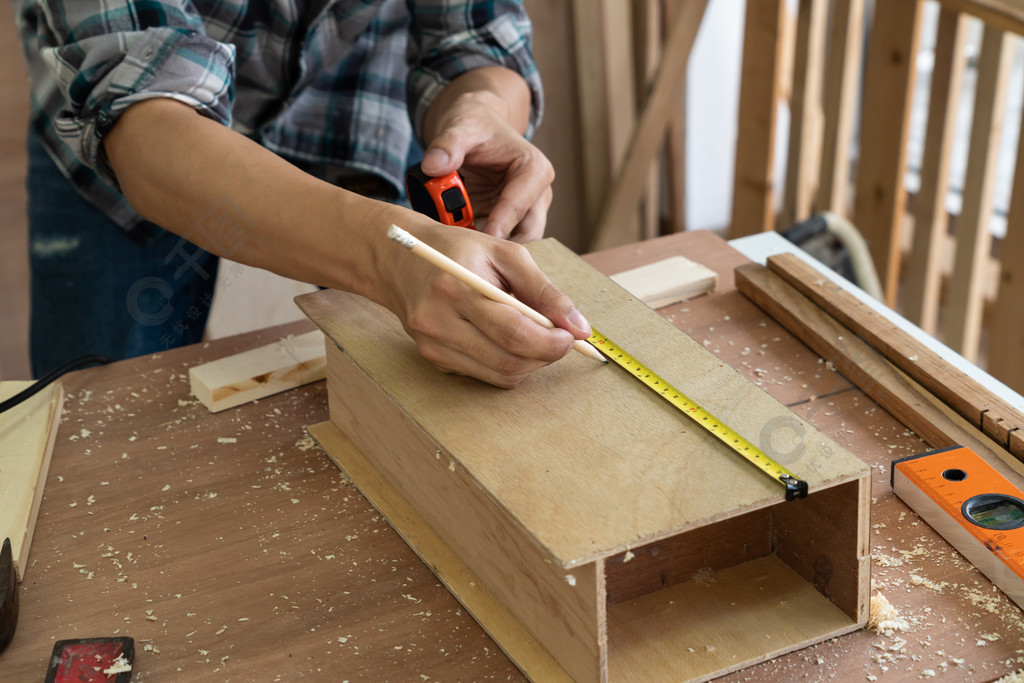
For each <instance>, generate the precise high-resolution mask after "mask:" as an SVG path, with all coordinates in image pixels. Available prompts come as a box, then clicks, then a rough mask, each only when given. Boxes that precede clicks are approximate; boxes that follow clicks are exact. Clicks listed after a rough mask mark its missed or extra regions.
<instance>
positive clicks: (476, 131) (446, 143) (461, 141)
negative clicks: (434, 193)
mask: <svg viewBox="0 0 1024 683" xmlns="http://www.w3.org/2000/svg"><path fill="white" fill-rule="evenodd" d="M483 140H484V137H483V133H482V131H481V130H480V127H479V126H472V125H462V126H448V127H446V128H444V129H442V130H441V131H440V132H438V134H437V135H436V136H434V139H433V140H431V141H430V145H428V146H427V149H426V151H425V152H424V153H423V160H422V161H421V162H420V167H421V168H422V169H423V172H424V173H426V174H427V175H429V176H433V177H435V178H436V177H437V176H442V175H448V174H449V173H454V172H455V171H457V170H459V169H460V168H462V165H463V164H464V163H465V160H466V152H467V150H470V149H473V148H474V147H475V146H476V145H478V144H480V143H482V142H483Z"/></svg>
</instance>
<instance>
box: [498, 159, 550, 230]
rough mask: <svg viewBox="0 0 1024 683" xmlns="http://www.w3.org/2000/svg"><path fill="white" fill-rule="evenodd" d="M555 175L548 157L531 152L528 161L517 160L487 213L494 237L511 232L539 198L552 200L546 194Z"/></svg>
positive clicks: (539, 200)
mask: <svg viewBox="0 0 1024 683" xmlns="http://www.w3.org/2000/svg"><path fill="white" fill-rule="evenodd" d="M554 178H555V171H554V168H553V167H552V166H551V162H549V161H548V160H547V158H546V157H543V156H541V158H539V159H537V158H536V155H531V158H530V159H528V160H526V162H525V163H522V164H517V167H516V168H514V169H512V170H510V171H509V173H508V175H507V179H506V183H505V187H503V188H502V190H501V194H500V195H499V197H498V201H497V203H496V204H495V205H494V208H493V209H491V212H490V214H489V215H488V217H487V228H486V232H487V233H488V234H490V235H494V236H495V237H505V236H508V235H509V234H511V233H512V231H513V230H514V229H515V227H516V226H517V225H519V224H520V223H521V222H522V221H523V219H524V218H525V217H526V214H527V213H528V212H529V211H530V210H531V209H532V208H534V207H535V206H536V205H537V204H538V203H539V202H543V201H545V200H546V201H547V202H548V204H549V203H550V199H546V198H547V195H548V193H549V192H550V191H551V183H552V182H553V181H554ZM546 210H547V206H546V205H545V211H546Z"/></svg>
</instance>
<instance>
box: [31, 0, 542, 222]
mask: <svg viewBox="0 0 1024 683" xmlns="http://www.w3.org/2000/svg"><path fill="white" fill-rule="evenodd" d="M14 1H15V9H16V12H17V15H18V26H19V31H20V34H21V38H22V42H23V45H24V48H25V54H26V59H27V62H28V67H29V76H30V80H31V96H32V97H31V99H32V113H31V120H30V125H31V127H32V128H33V129H34V130H35V131H36V132H37V133H38V134H39V135H40V136H41V138H42V141H43V143H44V145H45V146H46V148H47V149H48V151H49V152H50V155H51V156H52V157H53V158H54V160H55V161H56V163H57V165H58V166H59V167H60V168H61V169H62V171H63V172H64V173H65V174H66V175H67V177H68V179H69V180H70V181H71V183H72V184H73V185H74V186H75V187H76V188H77V189H78V191H79V192H80V193H81V194H82V195H83V196H84V197H86V198H87V199H88V200H89V201H91V202H92V203H93V204H94V205H95V206H96V207H97V208H99V209H100V210H101V211H103V212H104V213H105V214H106V215H107V216H109V217H110V218H111V219H112V220H113V221H114V222H115V223H117V224H118V225H120V226H121V227H122V228H123V229H125V230H131V229H132V228H133V227H134V226H136V225H138V224H139V223H140V222H141V220H142V219H141V218H140V217H139V216H138V215H137V214H136V213H135V212H134V211H133V210H132V208H131V206H130V205H129V204H128V202H127V201H126V200H125V198H124V196H123V195H122V194H121V192H120V190H119V188H118V185H117V180H116V178H115V177H114V175H113V172H112V171H111V169H110V167H109V165H108V164H107V163H106V160H105V157H104V155H103V151H102V144H101V143H102V140H103V136H104V135H105V134H106V133H107V131H109V130H110V129H111V127H112V126H113V125H114V123H115V122H116V121H117V117H118V116H119V115H120V113H121V112H123V111H124V110H125V109H126V108H127V107H129V106H131V105H132V104H133V103H135V102H139V101H141V100H145V99H148V98H152V97H170V98H174V99H176V100H179V101H181V102H184V103H186V104H188V105H189V106H191V107H193V108H195V109H196V110H198V111H199V112H201V113H202V114H204V115H206V116H208V117H210V118H212V119H214V120H216V121H219V122H221V123H223V124H225V125H228V126H231V127H232V128H234V129H235V130H236V131H239V132H240V133H243V134H245V135H247V136H249V137H251V138H253V139H254V140H256V141H257V142H259V143H260V144H262V145H263V146H265V147H266V148H267V149H270V150H272V151H274V152H276V153H278V154H280V155H281V156H282V157H285V158H287V159H289V160H291V161H293V162H296V163H298V164H300V165H305V166H307V167H310V166H312V167H317V168H334V169H336V168H341V169H347V170H349V171H353V172H361V173H373V174H376V175H378V176H380V177H382V178H384V179H385V180H387V181H388V182H389V183H390V184H391V185H393V186H394V187H395V189H396V191H400V189H401V187H402V183H403V179H402V176H403V172H404V165H405V162H406V158H407V154H408V150H409V147H410V142H411V139H412V136H413V131H414V130H415V131H416V132H417V135H418V134H419V131H421V130H422V128H421V125H422V121H423V117H424V114H425V112H426V110H427V108H428V106H429V105H430V103H431V102H432V101H433V99H434V98H435V96H436V95H437V94H438V92H439V91H440V90H441V89H442V88H443V87H444V86H445V85H446V84H447V83H449V82H450V81H451V80H453V79H454V78H456V77H457V76H459V75H461V74H463V73H465V72H467V71H469V70H471V69H474V68H479V67H483V66H491V65H502V66H506V67H508V68H510V69H513V70H515V71H517V72H518V73H520V74H521V75H522V76H523V77H524V78H525V79H526V81H527V83H528V84H529V86H530V89H531V91H532V95H533V107H532V112H531V122H530V131H528V135H529V134H530V133H531V132H532V130H533V129H534V128H535V126H536V125H537V123H538V122H539V120H540V115H541V109H542V96H541V85H540V79H539V77H538V75H537V69H536V65H535V64H534V62H533V58H532V55H531V53H530V41H531V27H530V23H529V19H528V18H527V16H526V13H525V11H524V10H523V7H522V4H521V2H519V1H516V0H491V1H490V2H469V1H464V2H463V1H458V0H430V1H428V0H404V1H403V0H265V1H264V2H259V1H257V0H253V1H252V2H249V1H247V0H106V1H105V2H102V3H101V2H84V1H83V0H14ZM420 142H421V144H422V143H423V142H424V141H423V140H422V139H421V140H420Z"/></svg>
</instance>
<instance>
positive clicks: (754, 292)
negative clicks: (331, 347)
mask: <svg viewBox="0 0 1024 683" xmlns="http://www.w3.org/2000/svg"><path fill="white" fill-rule="evenodd" d="M736 286H737V287H738V288H739V290H740V291H741V292H743V294H744V295H746V296H747V297H749V298H750V299H751V300H752V301H753V302H754V303H756V304H757V305H758V306H760V307H761V308H762V309H763V310H764V311H765V312H766V313H768V314H769V315H770V316H772V317H773V318H775V320H777V321H778V322H779V323H780V324H781V325H782V326H783V327H785V328H786V329H788V330H789V331H790V332H792V333H793V334H794V335H796V336H797V337H799V338H800V339H801V341H803V342H804V343H805V344H807V345H808V346H809V347H810V348H811V349H812V350H814V351H815V352H816V353H817V354H819V355H820V356H821V357H822V358H824V359H825V360H826V361H827V362H830V363H832V364H834V365H835V367H836V369H837V370H838V371H839V372H841V373H842V374H843V375H844V376H845V377H846V378H847V379H849V380H850V381H851V382H853V383H854V384H856V385H857V386H858V387H859V388H860V389H861V391H863V392H864V393H865V394H867V395H868V396H870V397H871V398H873V399H874V400H875V401H877V402H878V403H879V405H881V406H882V407H883V408H885V409H886V410H887V411H888V412H889V413H890V414H891V415H892V416H893V417H895V418H896V419H898V420H899V421H900V422H902V423H903V424H905V425H906V426H907V427H908V428H910V429H911V430H913V431H914V432H915V433H916V434H917V435H918V436H920V437H921V438H922V439H924V441H925V442H927V443H928V445H929V446H931V447H933V448H944V447H946V446H954V445H958V444H959V445H961V446H968V447H969V448H971V449H972V450H974V451H975V452H976V453H978V454H979V455H981V456H982V457H984V458H986V460H987V461H989V462H990V463H991V464H992V465H993V466H994V467H997V468H998V469H1000V470H1001V471H1002V472H1004V473H1007V472H1015V473H1016V474H1017V475H1024V462H1022V460H1021V459H1019V458H1017V457H1015V456H1014V455H1012V454H1010V453H1009V452H1008V451H1007V450H1006V449H1005V448H1004V447H1002V446H1001V445H999V444H997V443H995V442H994V441H993V440H992V439H990V438H989V437H988V436H986V435H985V434H984V433H982V432H981V430H980V429H978V428H977V427H975V426H974V425H972V424H970V423H969V422H968V421H967V420H965V419H964V418H963V417H961V416H960V415H958V414H957V413H955V412H953V411H952V410H951V409H949V408H948V406H946V405H945V404H944V403H942V402H941V401H940V400H939V399H938V398H936V397H935V396H933V395H932V394H931V393H929V392H928V390H927V389H925V388H924V387H922V386H921V385H920V384H918V383H917V382H915V381H914V380H913V379H911V378H910V377H909V376H907V375H906V374H904V373H902V372H901V371H900V370H899V369H898V368H896V367H895V366H894V365H892V364H891V363H890V362H889V361H888V360H887V359H886V358H885V357H884V356H883V355H882V354H880V353H878V352H877V351H875V350H874V349H873V348H871V346H869V345H868V344H867V343H865V342H863V341H861V340H860V339H859V338H858V337H857V336H856V335H855V334H854V333H853V332H851V331H850V330H849V329H847V328H846V327H844V326H843V325H842V324H840V323H839V322H837V321H836V319H835V318H833V317H832V316H830V315H829V314H828V313H826V312H825V311H823V310H822V309H821V308H819V307H818V305H817V304H815V303H814V302H813V301H811V300H810V299H808V298H807V297H805V296H804V295H803V294H801V293H800V292H798V291H797V290H796V289H795V288H794V287H792V286H791V285H789V284H788V283H787V282H786V281H785V280H783V279H782V277H781V276H779V275H778V274H776V273H774V272H772V271H771V270H769V269H768V268H766V267H764V266H761V265H758V264H748V265H744V266H740V267H739V268H737V269H736Z"/></svg>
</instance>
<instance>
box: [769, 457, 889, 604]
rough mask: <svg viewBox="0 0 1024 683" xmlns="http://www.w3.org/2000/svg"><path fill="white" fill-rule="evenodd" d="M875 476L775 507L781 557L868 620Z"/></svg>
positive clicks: (839, 602)
mask: <svg viewBox="0 0 1024 683" xmlns="http://www.w3.org/2000/svg"><path fill="white" fill-rule="evenodd" d="M869 486H870V479H869V478H868V477H866V476H865V477H862V478H860V479H857V480H855V481H851V482H847V483H845V484H841V485H839V486H833V487H832V488H828V489H823V490H819V491H815V492H814V493H812V494H811V495H809V496H808V497H807V498H804V499H801V500H794V501H790V502H788V503H784V504H781V505H777V506H775V508H774V510H775V551H776V553H777V554H778V556H779V558H780V559H782V561H784V562H785V563H786V564H788V565H789V566H790V567H792V569H793V570H794V571H795V572H797V573H798V574H799V575H800V576H802V577H804V579H806V580H807V581H809V582H810V583H811V584H812V585H813V586H814V587H815V588H816V589H817V590H818V592H820V593H821V594H822V595H824V596H825V597H827V598H828V599H829V600H831V601H832V602H834V603H835V604H836V605H837V606H838V607H839V608H840V609H841V610H843V612H845V613H846V614H847V615H849V617H850V618H851V619H854V620H856V621H857V622H858V623H865V622H866V621H867V612H868V601H869V597H870V595H869V594H870V584H869V567H870V565H869V560H870V545H869V543H870V540H869V534H868V532H869V509H870V502H871V501H870V498H869V495H870V491H869Z"/></svg>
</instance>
